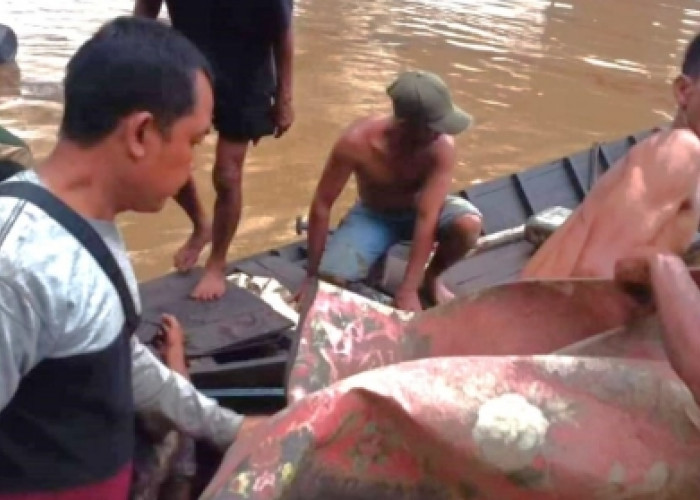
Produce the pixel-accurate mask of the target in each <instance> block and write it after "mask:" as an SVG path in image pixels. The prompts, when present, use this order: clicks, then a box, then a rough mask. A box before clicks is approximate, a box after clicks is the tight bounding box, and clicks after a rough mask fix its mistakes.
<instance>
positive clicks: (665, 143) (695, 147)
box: [630, 128, 700, 156]
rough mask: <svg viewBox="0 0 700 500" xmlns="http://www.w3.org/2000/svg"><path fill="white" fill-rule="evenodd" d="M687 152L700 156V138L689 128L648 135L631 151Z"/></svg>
mask: <svg viewBox="0 0 700 500" xmlns="http://www.w3.org/2000/svg"><path fill="white" fill-rule="evenodd" d="M657 151H661V152H666V151H668V152H671V153H675V154H677V153H687V154H692V155H698V156H700V138H698V136H697V134H696V133H695V132H693V131H692V130H690V129H687V128H675V129H665V130H660V131H658V132H656V133H655V134H653V135H651V136H649V137H647V138H646V139H644V140H643V141H642V142H640V143H639V144H637V145H635V146H634V147H633V148H632V149H631V150H630V153H632V154H635V153H642V154H643V153H645V152H652V153H653V152H657Z"/></svg>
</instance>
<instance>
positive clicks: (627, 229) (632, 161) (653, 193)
mask: <svg viewBox="0 0 700 500" xmlns="http://www.w3.org/2000/svg"><path fill="white" fill-rule="evenodd" d="M673 93H674V96H675V98H676V102H677V104H678V108H677V112H676V117H675V119H674V120H673V123H672V125H671V127H670V128H669V129H668V130H664V131H661V132H659V133H657V134H655V135H653V136H651V137H649V138H647V139H646V140H644V141H642V142H640V143H639V144H637V145H636V146H634V147H633V148H632V149H630V151H629V152H628V153H627V155H626V156H625V157H623V158H621V159H620V160H619V162H618V164H617V165H615V167H614V168H612V169H611V170H610V171H608V172H607V173H606V174H605V175H604V176H603V177H601V179H600V181H599V182H597V183H596V184H595V185H594V187H593V189H592V190H591V192H590V193H589V194H588V196H587V197H586V198H585V200H584V201H583V203H582V204H581V205H580V206H579V207H578V208H577V209H576V210H575V211H574V213H573V214H572V215H571V216H570V217H569V219H568V220H567V221H566V222H565V223H564V225H563V226H562V227H561V228H560V229H559V230H557V231H556V232H555V233H554V234H553V235H552V236H551V237H550V238H549V239H548V240H547V241H546V242H545V243H544V245H542V247H541V248H540V249H539V251H538V252H537V253H536V254H535V255H534V256H533V258H532V259H531V260H530V262H528V264H527V265H526V266H525V269H524V270H523V273H522V276H521V277H522V278H526V279H531V278H566V277H575V276H578V277H586V276H596V277H607V278H610V277H612V276H613V270H614V265H615V262H616V261H617V260H618V259H619V258H621V257H624V256H626V255H628V254H630V253H631V252H633V251H636V250H638V249H640V248H647V249H648V251H649V253H659V252H660V253H671V254H675V255H681V254H683V253H684V252H685V251H686V250H687V249H688V247H689V246H690V243H691V242H692V239H693V236H694V234H695V232H696V230H697V229H698V222H699V221H700V185H699V184H698V182H699V181H700V140H699V139H698V134H700V35H699V36H698V37H696V38H695V39H694V40H693V41H692V42H691V44H690V45H689V46H688V49H687V52H686V55H685V59H684V61H683V66H682V74H681V75H680V76H678V77H677V78H676V79H675V81H674V82H673Z"/></svg>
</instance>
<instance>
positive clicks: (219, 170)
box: [212, 162, 243, 194]
mask: <svg viewBox="0 0 700 500" xmlns="http://www.w3.org/2000/svg"><path fill="white" fill-rule="evenodd" d="M212 178H213V181H214V189H216V192H217V193H219V194H221V193H224V194H226V193H231V192H235V191H239V190H240V188H241V183H242V182H243V165H242V164H240V163H237V162H228V163H226V162H219V163H217V164H216V165H215V166H214V172H213V174H212Z"/></svg>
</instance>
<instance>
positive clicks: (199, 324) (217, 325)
mask: <svg viewBox="0 0 700 500" xmlns="http://www.w3.org/2000/svg"><path fill="white" fill-rule="evenodd" d="M201 272H202V270H201V268H197V269H195V270H193V271H192V272H190V273H188V274H186V275H182V274H179V273H171V274H168V275H166V276H163V277H161V278H159V279H156V280H154V281H151V282H148V283H145V284H143V285H141V287H140V294H141V300H142V304H143V306H142V307H143V313H142V323H141V325H140V327H139V328H138V329H137V331H136V335H137V336H138V337H139V339H140V340H141V341H142V342H145V343H149V342H151V340H152V339H153V337H154V336H155V334H156V333H157V330H158V324H159V323H160V318H161V316H162V314H164V313H169V314H174V315H175V316H176V317H177V318H178V320H179V321H180V323H182V325H183V328H184V329H185V332H186V333H187V342H186V346H185V351H186V355H187V356H188V357H198V356H207V355H210V354H214V353H221V352H226V351H227V350H229V349H234V350H235V349H236V348H239V347H242V346H245V345H246V344H249V343H251V342H253V341H263V340H267V341H269V342H274V341H276V340H278V339H279V338H280V336H281V335H282V333H283V332H284V330H286V329H288V328H290V327H292V326H293V325H292V322H291V321H290V320H288V319H287V318H285V317H284V316H282V315H281V314H279V313H278V312H276V311H275V310H274V309H273V308H272V307H270V306H269V305H267V304H266V303H265V302H264V301H263V300H262V299H260V298H259V297H257V296H255V295H254V294H252V293H251V292H249V291H247V290H244V289H242V288H239V287H237V286H234V285H229V286H228V288H227V290H226V293H225V294H224V296H223V297H221V299H219V300H216V301H211V302H198V301H194V300H192V299H190V298H189V293H190V292H191V290H192V288H193V287H194V286H195V285H196V283H197V280H198V279H199V277H200V276H201Z"/></svg>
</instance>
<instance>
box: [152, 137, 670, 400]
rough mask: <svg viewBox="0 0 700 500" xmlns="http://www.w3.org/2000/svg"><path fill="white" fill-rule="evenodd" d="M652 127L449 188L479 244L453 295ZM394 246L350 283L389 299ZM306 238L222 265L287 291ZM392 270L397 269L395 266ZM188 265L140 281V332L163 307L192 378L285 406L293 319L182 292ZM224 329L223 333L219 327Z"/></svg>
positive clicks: (506, 274) (243, 298)
mask: <svg viewBox="0 0 700 500" xmlns="http://www.w3.org/2000/svg"><path fill="white" fill-rule="evenodd" d="M655 130H657V129H648V130H644V131H641V132H639V133H636V134H633V135H629V136H627V137H623V138H620V139H618V140H614V141H610V142H606V143H600V144H594V145H593V146H592V147H590V148H589V149H586V150H582V151H580V152H577V153H575V154H572V155H569V156H564V157H562V158H559V159H556V160H553V161H549V162H546V163H544V164H542V165H539V166H535V167H533V168H530V169H527V170H523V171H521V172H518V173H515V174H512V175H508V176H504V177H501V178H497V179H494V180H491V181H487V182H484V183H481V184H477V185H474V186H471V187H468V188H466V189H463V190H460V191H459V192H458V194H459V195H460V196H463V197H464V198H466V199H468V200H470V201H471V202H472V203H474V204H475V205H476V206H477V207H479V209H480V210H481V211H482V213H483V215H484V229H483V237H482V238H481V240H480V248H479V250H478V251H477V252H475V253H474V254H473V255H470V256H468V257H467V258H465V259H464V260H462V261H461V262H459V263H457V264H456V265H455V266H453V267H452V268H451V269H450V270H448V272H446V273H445V275H444V281H445V283H446V284H447V286H448V287H449V288H451V289H452V290H453V291H455V292H456V293H457V294H459V295H462V294H466V293H469V292H473V291H475V290H478V289H481V288H483V287H487V286H490V285H494V284H497V283H502V282H507V281H510V280H512V279H513V278H514V277H515V276H516V275H517V274H518V273H519V271H520V270H521V269H522V267H523V265H524V264H525V262H526V261H527V259H528V257H529V256H530V255H531V254H532V252H533V250H534V248H535V243H533V241H532V238H529V239H528V238H526V234H525V232H526V227H527V224H528V221H530V220H532V217H533V216H535V215H536V214H539V213H542V212H543V211H546V210H548V209H552V208H553V207H560V208H561V209H569V210H570V209H573V208H575V207H576V206H577V205H578V204H579V203H581V201H582V200H583V198H584V197H585V196H586V194H587V193H588V191H589V190H590V188H591V186H592V185H593V184H594V183H595V182H596V179H597V178H599V177H600V175H602V174H603V173H604V172H605V171H607V170H608V169H609V168H611V167H612V166H613V165H614V163H615V162H616V161H617V160H618V159H619V158H620V157H622V156H623V155H624V154H625V153H626V152H627V151H628V150H629V149H630V148H631V147H632V146H633V145H634V144H636V143H637V142H639V141H640V140H642V139H644V138H645V137H647V136H649V135H650V134H651V133H653V132H654V131H655ZM402 254H404V255H405V252H402V251H401V245H398V246H397V247H396V248H394V249H392V251H390V252H389V256H388V257H387V259H386V260H387V264H386V266H385V271H384V274H383V275H382V276H381V277H380V278H379V279H374V280H373V281H368V282H365V283H362V284H361V286H360V287H358V288H355V289H353V291H355V292H358V291H359V293H361V294H362V295H365V296H367V297H370V298H372V299H375V300H379V301H381V300H382V299H387V298H390V295H391V288H392V287H391V284H392V281H393V282H394V283H395V282H396V280H395V276H394V277H392V274H393V275H396V274H397V271H396V269H397V268H398V269H399V270H400V268H401V265H402V264H403V265H405V260H404V259H402ZM305 264H306V243H305V241H303V240H301V241H298V242H295V243H292V244H289V245H286V246H283V247H281V248H276V249H271V250H269V251H265V252H262V253H259V254H256V255H252V256H250V257H247V258H245V259H241V260H237V261H234V262H231V263H230V264H229V265H228V269H227V271H228V272H229V273H234V272H244V273H247V274H249V275H254V276H267V277H271V278H274V279H276V280H278V281H279V282H280V283H282V284H283V285H284V286H286V287H287V288H288V289H289V290H292V291H294V290H296V289H297V288H298V287H299V286H300V284H301V282H302V281H303V279H304V276H305ZM398 274H400V272H399V273H398ZM196 279H197V273H196V272H195V273H193V274H190V275H188V276H184V277H183V276H178V275H176V274H171V275H167V276H164V277H162V278H158V279H156V280H154V281H151V282H147V283H143V284H142V285H141V294H142V298H143V303H144V317H145V318H146V321H145V323H144V326H143V328H142V329H141V330H140V332H139V336H140V337H141V338H142V339H143V340H145V341H148V340H149V338H150V337H151V336H152V335H153V333H154V331H155V327H154V325H153V323H155V322H156V321H157V318H158V316H160V314H161V313H162V312H173V313H176V314H177V315H178V317H179V318H180V319H181V321H182V322H183V324H184V325H185V327H186V329H187V331H188V332H189V335H190V337H191V338H193V339H198V344H197V345H196V346H191V347H192V348H191V349H190V348H188V353H189V354H191V355H192V359H191V377H192V380H193V382H194V383H195V385H197V386H198V387H199V388H200V389H202V390H204V391H205V392H207V393H208V394H209V395H211V396H213V397H216V398H217V399H219V400H220V401H222V402H224V403H225V404H227V405H230V406H232V407H234V408H235V409H236V410H237V411H240V412H243V413H258V412H269V411H272V410H274V409H279V408H282V407H283V406H285V404H286V400H285V391H284V386H285V384H284V381H285V373H286V371H287V369H288V367H289V366H288V365H289V361H290V356H289V349H290V346H291V345H292V342H291V339H293V338H294V337H295V327H294V325H293V324H292V322H290V321H289V320H287V319H286V318H283V317H282V316H281V315H279V314H276V313H275V312H274V311H272V309H271V308H270V307H269V306H267V305H266V304H264V303H263V302H262V301H261V300H260V299H259V298H257V297H255V296H254V295H253V294H251V293H249V292H247V291H245V290H241V289H240V288H236V287H230V289H229V291H228V292H227V295H226V296H225V297H224V300H222V301H219V303H217V304H198V303H193V302H192V301H189V300H187V298H186V297H187V293H188V292H189V290H190V289H191V287H192V285H193V283H194V281H195V280H196ZM227 332H228V333H227Z"/></svg>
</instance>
